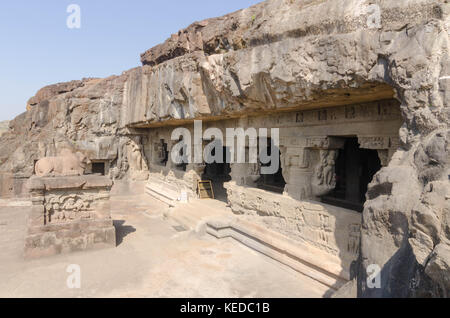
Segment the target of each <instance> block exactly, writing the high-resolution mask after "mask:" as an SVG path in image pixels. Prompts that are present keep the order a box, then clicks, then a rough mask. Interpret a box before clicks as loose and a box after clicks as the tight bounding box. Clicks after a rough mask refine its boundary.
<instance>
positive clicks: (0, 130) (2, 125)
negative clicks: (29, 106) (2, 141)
mask: <svg viewBox="0 0 450 318" xmlns="http://www.w3.org/2000/svg"><path fill="white" fill-rule="evenodd" d="M8 130H9V121H7V120H5V121H2V122H0V137H1V136H2V135H3V134H4V133H6V132H7V131H8Z"/></svg>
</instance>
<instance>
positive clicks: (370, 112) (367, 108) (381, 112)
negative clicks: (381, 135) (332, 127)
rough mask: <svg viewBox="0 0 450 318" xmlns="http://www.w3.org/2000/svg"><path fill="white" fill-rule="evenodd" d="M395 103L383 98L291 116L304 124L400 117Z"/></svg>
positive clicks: (307, 111)
mask: <svg viewBox="0 0 450 318" xmlns="http://www.w3.org/2000/svg"><path fill="white" fill-rule="evenodd" d="M395 103H397V102H396V101H395V100H385V101H380V102H372V103H365V104H355V105H347V106H341V107H332V108H323V109H316V110H306V111H302V112H297V113H296V115H295V117H293V118H294V120H295V123H297V124H300V125H304V126H311V125H318V124H323V123H335V122H354V121H360V120H370V121H375V120H386V119H397V118H401V114H400V111H399V109H398V107H395V105H394V104H395ZM291 120H292V119H291Z"/></svg>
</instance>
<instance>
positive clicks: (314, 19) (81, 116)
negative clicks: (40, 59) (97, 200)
mask: <svg viewBox="0 0 450 318" xmlns="http://www.w3.org/2000/svg"><path fill="white" fill-rule="evenodd" d="M377 5H379V7H380V13H381V20H380V25H379V26H377V27H369V26H368V19H369V18H370V13H368V12H367V5H366V4H364V3H361V1H357V0H328V1H322V0H320V1H319V0H307V1H301V2H299V1H288V0H268V1H265V2H262V3H260V4H258V5H256V6H253V7H251V8H248V9H245V10H241V11H238V12H235V13H232V14H229V15H227V16H224V17H220V18H215V19H209V20H206V21H202V22H196V23H194V24H193V25H191V26H189V27H188V28H186V29H184V30H182V31H180V32H179V33H178V34H176V35H174V36H172V37H171V38H170V39H169V40H167V41H166V42H165V43H163V44H161V45H158V46H156V47H154V48H152V49H150V50H148V51H147V52H145V53H144V54H142V56H141V58H142V63H143V67H138V68H135V69H132V70H129V71H127V72H125V73H123V74H122V75H120V76H113V77H110V78H106V79H95V80H82V81H76V82H71V83H68V84H59V85H56V86H51V87H47V88H44V89H43V90H42V91H40V92H39V93H38V94H37V96H36V97H35V98H33V99H32V100H31V101H30V102H29V105H30V106H32V107H29V108H30V110H29V111H28V112H27V113H24V114H22V115H20V116H18V117H17V118H16V119H14V120H13V121H12V122H11V124H10V126H11V128H12V129H11V130H10V131H9V132H7V133H5V134H4V135H2V136H1V137H0V148H1V149H2V151H1V152H0V173H3V176H6V175H8V177H7V178H6V177H2V178H3V179H2V178H0V180H5V181H1V182H2V183H1V184H0V187H3V189H4V188H8V189H9V188H10V187H11V184H13V183H14V182H13V179H12V177H10V175H11V174H12V175H13V177H15V178H19V177H25V178H26V177H29V176H31V175H32V173H33V164H34V160H37V159H40V158H43V157H46V156H56V155H57V153H58V151H60V150H61V149H63V148H65V147H67V145H71V146H72V148H75V149H74V150H76V151H82V152H83V153H86V154H90V155H89V158H90V159H92V160H95V159H98V160H109V161H110V162H111V170H110V171H111V175H110V176H111V177H113V178H127V177H134V178H138V179H140V178H145V176H146V174H147V171H146V170H147V169H148V168H149V163H148V162H147V164H146V156H147V155H148V154H149V153H150V154H151V152H152V149H149V148H151V146H150V147H149V146H148V145H146V139H145V138H146V136H145V132H143V131H145V130H141V129H142V128H146V129H148V128H158V127H164V126H169V125H172V126H176V125H184V124H187V123H192V121H193V120H194V119H205V120H209V121H212V120H214V121H216V120H223V119H229V118H240V117H244V118H247V117H250V116H252V115H255V114H267V115H269V116H270V115H271V114H273V113H275V112H280V111H305V110H309V109H319V108H326V107H335V106H343V105H350V104H361V103H365V102H372V101H380V100H389V99H392V98H396V99H397V100H398V101H399V102H400V103H401V111H402V118H403V121H404V124H403V127H402V128H401V129H400V131H399V142H398V141H393V140H388V143H389V144H390V147H391V148H393V149H397V151H396V152H395V153H390V154H389V155H388V154H385V157H384V159H385V160H384V161H385V162H384V163H385V164H384V165H385V167H384V168H383V169H382V170H381V171H380V172H379V173H378V174H377V175H376V177H375V178H374V180H373V182H372V183H371V184H370V186H369V189H368V193H367V199H368V200H367V202H366V205H365V211H364V214H363V223H362V231H361V249H360V255H359V259H360V260H361V261H360V262H359V271H358V275H357V276H358V277H357V281H358V295H359V296H362V297H408V296H411V297H413V296H423V295H427V296H436V297H437V296H446V295H448V290H449V289H448V288H449V287H448V281H447V280H446V277H447V276H448V266H447V265H448V259H447V256H446V251H447V249H448V246H449V245H450V209H449V198H450V196H449V194H448V189H449V175H450V169H449V158H450V153H449V149H450V148H449V147H450V146H449V144H450V142H449V140H450V139H449V136H450V129H449V127H448V123H449V122H450V112H449V110H448V109H449V108H448V104H449V102H450V94H449V93H448V91H449V89H450V81H449V80H448V76H449V75H450V58H449V53H448V52H449V47H450V40H449V27H450V20H449V15H448V14H449V13H450V9H449V4H448V3H447V2H446V1H445V2H444V1H435V0H404V1H379V2H377ZM381 111H382V110H381V109H380V112H381ZM111 143H113V144H114V145H111ZM133 144H134V145H133ZM140 145H142V147H140ZM394 151H395V150H394ZM394 151H393V152H394ZM94 157H95V158H94ZM388 158H392V160H391V161H390V162H389V159H388ZM187 174H189V173H187ZM173 175H176V174H175V173H173ZM173 178H174V179H176V180H177V181H174V182H184V181H185V180H182V179H183V177H181V178H180V180H179V179H177V178H175V177H173ZM3 183H4V186H3V185H2V184H3ZM191 183H192V182H191ZM331 183H332V182H331ZM3 189H0V193H4V192H7V191H4V190H3ZM247 204H248V205H250V203H247ZM269 212H270V213H269V214H273V211H269ZM437 247H439V248H437ZM372 264H376V265H379V266H380V267H381V268H382V273H381V274H382V288H381V289H377V290H373V289H369V288H367V286H366V281H367V272H366V268H367V266H368V265H372ZM427 264H428V265H427ZM446 266H447V267H446ZM445 275H447V276H445Z"/></svg>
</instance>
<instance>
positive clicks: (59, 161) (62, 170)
mask: <svg viewBox="0 0 450 318" xmlns="http://www.w3.org/2000/svg"><path fill="white" fill-rule="evenodd" d="M90 163H91V162H90V160H89V159H88V158H87V157H86V156H85V155H83V154H82V153H81V152H77V153H75V154H74V153H72V152H71V151H70V150H67V149H65V150H63V151H62V152H61V155H60V156H58V157H46V158H42V159H41V160H39V161H38V162H37V163H36V166H35V171H36V175H37V176H38V177H58V176H81V175H83V174H84V171H85V169H86V166H87V165H88V164H90Z"/></svg>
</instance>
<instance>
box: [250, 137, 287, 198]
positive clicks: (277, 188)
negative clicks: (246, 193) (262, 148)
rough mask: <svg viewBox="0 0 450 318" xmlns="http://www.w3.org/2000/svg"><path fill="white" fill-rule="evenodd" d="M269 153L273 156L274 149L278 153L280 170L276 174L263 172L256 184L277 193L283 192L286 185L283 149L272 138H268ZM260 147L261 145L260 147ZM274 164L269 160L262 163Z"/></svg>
mask: <svg viewBox="0 0 450 318" xmlns="http://www.w3.org/2000/svg"><path fill="white" fill-rule="evenodd" d="M267 147H268V149H267V154H268V155H269V157H272V151H274V152H276V153H278V156H279V157H278V162H279V165H278V171H277V172H276V173H274V174H263V175H261V177H260V178H259V180H257V181H256V184H257V186H258V188H259V189H262V190H266V191H270V192H275V193H281V194H282V193H283V192H284V189H285V187H286V181H285V180H284V177H283V169H282V167H281V151H280V148H278V147H276V146H275V145H274V144H273V142H272V139H271V138H267ZM258 149H259V147H258ZM271 165H272V162H269V163H267V164H261V166H262V167H264V166H266V167H270V166H271Z"/></svg>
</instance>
